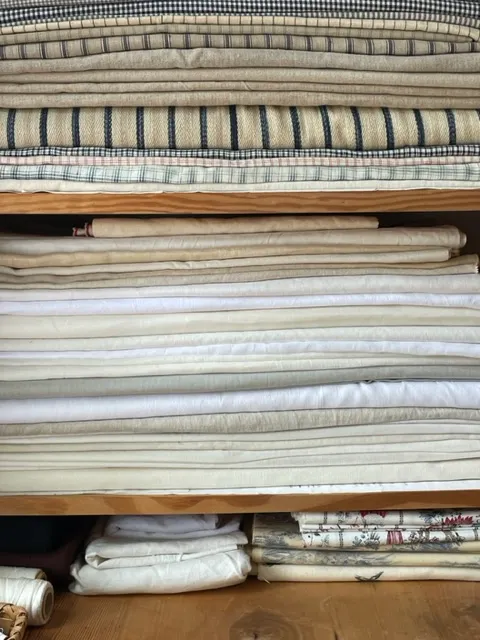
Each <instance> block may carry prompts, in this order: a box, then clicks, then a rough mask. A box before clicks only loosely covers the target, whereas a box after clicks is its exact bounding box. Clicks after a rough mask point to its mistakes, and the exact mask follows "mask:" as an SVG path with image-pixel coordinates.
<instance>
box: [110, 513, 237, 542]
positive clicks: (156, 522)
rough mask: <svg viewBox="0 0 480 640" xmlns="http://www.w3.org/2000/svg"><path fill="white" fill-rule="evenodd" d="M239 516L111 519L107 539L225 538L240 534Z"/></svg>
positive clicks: (206, 515) (125, 517) (114, 517)
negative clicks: (229, 535)
mask: <svg viewBox="0 0 480 640" xmlns="http://www.w3.org/2000/svg"><path fill="white" fill-rule="evenodd" d="M239 527H240V516H234V517H230V518H229V517H225V518H221V517H220V516H217V515H213V514H202V515H184V516H182V515H178V516H177V515H171V516H112V517H111V518H109V519H108V520H107V523H106V525H105V529H104V532H103V533H104V535H106V536H107V537H113V538H136V539H137V540H141V539H142V540H170V539H171V538H174V539H175V540H182V539H190V538H204V537H209V536H222V535H224V534H228V533H231V532H233V531H238V530H239Z"/></svg>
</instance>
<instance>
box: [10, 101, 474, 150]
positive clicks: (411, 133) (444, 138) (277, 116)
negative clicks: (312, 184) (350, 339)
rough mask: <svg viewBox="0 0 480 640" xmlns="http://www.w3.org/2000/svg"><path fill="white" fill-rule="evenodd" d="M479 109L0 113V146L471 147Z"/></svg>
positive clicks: (56, 111) (251, 108)
mask: <svg viewBox="0 0 480 640" xmlns="http://www.w3.org/2000/svg"><path fill="white" fill-rule="evenodd" d="M479 142H480V110H467V109H465V110H452V109H445V110H433V109H432V110H409V109H402V110H395V109H387V108H384V109H373V108H371V109H361V108H355V107H352V108H346V107H330V108H329V107H299V108H297V107H264V106H260V107H235V106H230V107H214V108H208V107H204V108H202V107H200V108H189V107H178V108H173V107H168V108H141V107H139V108H136V109H135V108H105V109H100V108H95V109H89V108H85V109H32V110H28V109H10V110H0V146H1V147H4V148H7V149H17V148H26V147H48V146H50V145H52V146H65V147H72V146H73V147H81V146H89V147H92V146H93V147H107V148H114V147H119V148H125V147H131V148H136V149H145V148H160V149H161V148H163V149H177V148H182V149H208V148H216V149H230V150H234V151H238V150H240V149H278V148H280V149H281V148H284V149H291V148H295V149H308V148H312V149H313V148H327V149H332V148H339V149H351V150H357V151H363V150H373V149H375V150H378V149H395V148H399V147H406V146H418V147H426V146H430V145H435V146H437V145H455V144H471V143H473V144H478V143H479Z"/></svg>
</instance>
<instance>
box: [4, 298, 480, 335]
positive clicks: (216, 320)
mask: <svg viewBox="0 0 480 640" xmlns="http://www.w3.org/2000/svg"><path fill="white" fill-rule="evenodd" d="M479 321H480V311H479V310H477V309H467V308H463V309H462V311H461V313H459V310H458V309H457V308H449V307H421V306H417V307H412V306H404V305H391V306H381V305H377V306H373V307H348V306H347V307H342V311H341V313H339V311H338V309H333V310H332V309H328V308H326V307H319V308H314V309H310V308H306V309H289V310H288V311H285V310H284V309H264V310H261V311H258V310H256V311H216V312H213V313H201V312H199V313H192V314H175V313H172V314H166V315H165V316H161V315H143V316H139V315H133V316H132V315H126V316H98V317H97V316H80V317H79V316H16V317H13V316H0V335H2V337H3V338H94V337H115V336H128V335H169V334H170V335H171V334H176V333H211V332H216V331H226V330H227V329H228V330H230V331H235V330H237V331H248V330H252V329H255V330H263V329H291V328H295V329H296V328H298V329H302V328H308V327H318V328H320V327H351V326H377V325H378V324H381V325H384V326H412V325H414V326H415V325H418V326H421V325H432V324H438V323H439V322H441V323H442V324H443V323H445V324H448V325H450V326H476V325H477V324H478V322H479Z"/></svg>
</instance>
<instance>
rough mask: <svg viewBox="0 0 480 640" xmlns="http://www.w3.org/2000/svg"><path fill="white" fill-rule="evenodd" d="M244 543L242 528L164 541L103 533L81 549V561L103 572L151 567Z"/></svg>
mask: <svg viewBox="0 0 480 640" xmlns="http://www.w3.org/2000/svg"><path fill="white" fill-rule="evenodd" d="M246 543H247V537H246V535H245V534H244V533H243V532H242V531H235V532H232V533H224V534H222V535H221V536H206V537H202V538H199V537H191V538H186V539H179V538H177V536H174V537H173V538H168V539H165V540H139V539H137V538H135V537H133V538H130V539H127V540H121V539H117V538H112V537H109V536H107V535H105V534H103V535H102V536H101V537H98V538H94V539H93V540H92V541H90V542H89V543H88V545H87V547H86V549H85V562H86V564H88V565H89V566H90V567H93V568H94V569H98V570H100V571H105V570H109V569H121V568H126V567H130V568H131V569H132V570H134V568H135V567H141V566H151V565H156V564H164V563H171V562H185V561H186V560H194V559H196V558H201V557H203V556H208V555H212V554H215V553H225V552H228V551H235V550H236V549H237V548H238V546H239V545H244V544H246Z"/></svg>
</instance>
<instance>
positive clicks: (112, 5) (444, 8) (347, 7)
mask: <svg viewBox="0 0 480 640" xmlns="http://www.w3.org/2000/svg"><path fill="white" fill-rule="evenodd" d="M165 13H171V14H176V13H179V14H219V15H228V14H243V15H280V16H282V15H284V16H320V15H325V16H330V17H334V16H344V17H352V18H354V17H358V18H363V17H372V18H375V17H379V18H395V17H401V18H406V19H415V18H418V19H422V18H423V19H428V16H432V15H442V16H447V17H449V18H450V19H451V21H453V22H459V23H461V24H465V22H464V20H466V21H467V22H468V21H477V20H479V19H480V4H479V3H478V2H475V1H471V0H143V1H141V0H137V1H136V2H132V1H126V0H125V1H123V2H122V1H119V2H103V3H87V2H76V3H74V4H71V5H54V6H46V5H40V6H38V5H37V6H25V7H10V8H3V9H2V10H0V24H2V25H15V24H28V23H35V22H50V21H67V20H75V19H90V18H106V17H118V18H126V17H129V16H149V15H157V14H165Z"/></svg>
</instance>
